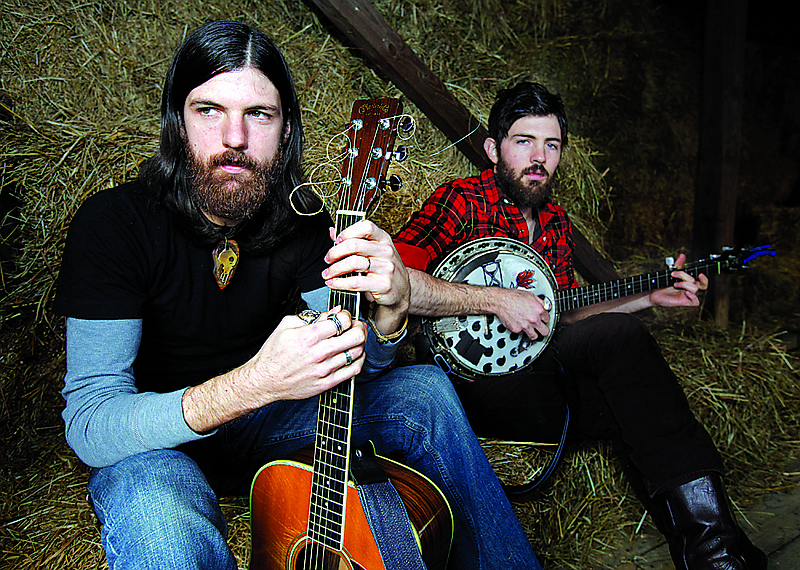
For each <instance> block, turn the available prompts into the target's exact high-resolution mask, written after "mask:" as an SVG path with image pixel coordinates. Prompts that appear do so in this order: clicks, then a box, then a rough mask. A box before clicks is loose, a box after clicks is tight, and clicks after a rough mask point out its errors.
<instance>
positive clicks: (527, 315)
mask: <svg viewBox="0 0 800 570" xmlns="http://www.w3.org/2000/svg"><path fill="white" fill-rule="evenodd" d="M485 289H487V291H486V297H487V302H488V303H489V304H490V311H489V312H491V313H493V314H494V315H496V316H497V318H499V319H500V322H501V323H503V326H505V327H506V328H507V329H508V330H510V331H511V332H515V333H519V332H524V333H525V334H526V335H528V338H530V339H531V340H538V339H539V338H542V337H546V336H547V335H548V334H549V333H550V328H549V327H548V325H547V323H549V322H550V313H549V312H548V309H549V307H545V304H544V302H543V301H542V300H541V299H540V298H539V297H538V296H537V295H536V294H534V293H532V292H531V291H526V290H524V289H503V288H501V287H487V288H485Z"/></svg>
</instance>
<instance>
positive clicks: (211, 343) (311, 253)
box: [55, 182, 331, 392]
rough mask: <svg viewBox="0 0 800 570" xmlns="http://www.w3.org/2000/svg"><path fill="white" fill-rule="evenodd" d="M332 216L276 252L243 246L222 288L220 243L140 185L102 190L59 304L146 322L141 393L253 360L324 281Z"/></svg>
mask: <svg viewBox="0 0 800 570" xmlns="http://www.w3.org/2000/svg"><path fill="white" fill-rule="evenodd" d="M330 225H331V224H330V219H329V217H328V216H327V215H325V214H321V215H317V216H312V217H308V218H305V217H304V218H303V223H302V225H301V229H300V230H299V231H297V232H296V233H295V235H293V236H290V237H289V238H288V239H286V240H284V241H283V242H282V243H283V245H281V246H279V247H277V248H276V249H274V250H273V251H271V252H270V253H269V254H266V255H262V256H249V255H248V254H247V253H246V252H243V253H241V257H240V261H239V265H238V267H237V268H236V273H235V275H234V277H233V279H232V280H231V282H230V283H229V284H228V286H227V287H226V288H225V289H223V290H220V289H219V287H218V286H217V284H216V281H215V280H214V276H213V260H212V256H211V248H208V247H200V246H197V245H196V244H194V243H193V242H192V241H191V239H190V238H189V236H187V235H186V234H185V233H184V232H183V231H182V229H181V227H180V226H179V225H178V224H177V223H176V222H175V220H174V219H173V217H172V216H171V215H170V214H169V213H168V212H167V211H166V209H165V208H163V207H159V206H153V205H152V204H151V203H150V202H149V200H148V198H147V196H146V195H145V194H144V193H143V191H142V189H141V187H140V186H139V184H137V183H136V182H133V183H129V184H125V185H123V186H120V187H117V188H114V189H112V190H105V191H102V192H99V193H97V194H95V195H94V196H92V197H91V198H89V199H88V200H87V201H86V202H85V203H84V204H83V205H82V206H81V208H80V209H79V210H78V213H77V214H76V215H75V218H74V219H73V221H72V224H71V226H70V230H69V234H68V237H67V243H66V248H65V251H64V258H63V262H62V266H61V272H60V275H59V279H58V290H57V294H56V301H55V311H56V313H57V314H60V315H65V316H68V317H75V318H79V319H142V322H143V325H142V339H141V345H140V347H139V351H138V354H137V358H136V361H135V363H134V377H135V378H136V385H137V388H138V389H139V390H140V391H154V392H169V391H172V390H177V389H180V388H182V387H185V386H189V385H194V384H198V383H200V382H202V381H204V380H207V379H209V378H211V377H213V376H215V375H217V374H220V373H222V372H226V371H228V370H230V369H232V368H235V367H236V366H239V365H240V364H242V363H244V362H245V361H247V360H248V359H249V358H251V357H252V356H253V355H254V354H255V353H256V352H257V351H258V349H259V348H260V347H261V345H262V344H263V342H264V341H265V340H266V338H267V337H268V336H269V334H270V333H271V332H272V330H273V329H274V328H275V326H276V325H277V323H278V322H279V321H280V319H281V317H282V316H283V315H285V314H286V312H287V310H288V307H287V305H286V303H287V301H288V300H289V299H290V296H291V293H292V292H293V291H295V290H296V289H299V291H301V292H306V291H312V290H314V289H318V288H320V287H322V286H324V281H323V279H322V276H321V275H320V274H321V272H322V270H323V269H324V267H325V262H324V259H323V257H324V255H325V252H326V251H327V250H328V248H329V247H330V246H331V243H330V238H329V237H328V227H330Z"/></svg>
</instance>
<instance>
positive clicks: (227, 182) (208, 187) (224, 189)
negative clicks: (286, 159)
mask: <svg viewBox="0 0 800 570" xmlns="http://www.w3.org/2000/svg"><path fill="white" fill-rule="evenodd" d="M186 155H187V157H188V166H189V174H190V177H191V182H192V185H191V188H192V199H193V200H194V202H195V204H196V205H197V207H199V208H200V209H201V210H202V211H203V212H205V213H206V214H211V215H214V216H218V217H220V218H225V219H227V220H234V221H237V222H239V221H242V220H246V219H249V218H252V217H253V216H254V215H255V214H256V213H258V212H259V210H261V208H262V207H263V206H264V203H265V202H266V200H267V197H268V196H269V193H270V189H271V188H272V186H273V185H274V183H275V181H276V180H277V178H278V173H279V172H280V170H281V166H282V165H283V147H280V149H279V150H278V154H277V155H276V156H275V157H274V158H273V159H272V160H268V161H263V162H262V161H258V160H254V159H252V158H250V157H249V156H247V155H246V154H245V153H243V152H241V151H237V150H232V149H228V150H226V151H225V152H223V153H222V154H218V155H215V156H212V157H210V158H209V159H208V160H206V161H201V160H199V159H198V158H197V157H195V156H194V154H193V153H192V152H191V149H190V148H189V146H188V144H187V145H186ZM223 165H231V166H239V167H242V168H244V169H245V170H243V171H242V172H239V173H235V174H233V173H229V172H225V171H223V170H220V169H219V167H220V166H223Z"/></svg>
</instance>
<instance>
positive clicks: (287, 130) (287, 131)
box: [283, 119, 292, 144]
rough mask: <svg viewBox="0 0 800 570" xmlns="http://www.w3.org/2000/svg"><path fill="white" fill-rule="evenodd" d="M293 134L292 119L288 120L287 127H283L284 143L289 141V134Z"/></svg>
mask: <svg viewBox="0 0 800 570" xmlns="http://www.w3.org/2000/svg"><path fill="white" fill-rule="evenodd" d="M291 132H292V121H291V119H286V125H284V127H283V143H284V144H286V141H288V140H289V134H290V133H291Z"/></svg>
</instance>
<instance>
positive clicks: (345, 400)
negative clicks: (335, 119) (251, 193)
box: [250, 99, 453, 570]
mask: <svg viewBox="0 0 800 570" xmlns="http://www.w3.org/2000/svg"><path fill="white" fill-rule="evenodd" d="M408 121H411V118H410V117H408V116H403V115H402V105H401V103H400V101H399V100H397V99H371V100H359V101H356V102H355V103H354V105H353V111H352V117H351V121H350V125H349V129H348V143H347V150H346V152H345V158H344V161H343V165H342V170H341V178H340V180H339V183H338V184H339V189H338V192H337V193H338V195H339V205H338V208H337V211H336V222H335V225H336V231H337V233H338V232H339V231H341V230H343V229H344V228H346V227H348V226H350V225H352V224H353V223H355V222H357V221H359V220H362V219H364V218H365V217H366V213H367V211H368V210H369V207H370V205H371V204H372V203H373V201H374V199H375V198H376V197H378V196H379V195H380V193H381V192H382V191H383V190H384V189H385V187H386V186H387V185H390V184H391V183H390V182H389V181H387V178H386V173H387V168H388V164H389V161H390V160H391V159H392V158H393V157H397V156H401V155H403V153H404V150H403V149H401V148H399V149H398V150H395V149H394V142H395V138H396V134H397V129H398V128H404V129H407V128H410V126H412V125H413V123H412V125H409V124H408ZM360 301H361V295H360V294H358V293H353V292H345V291H331V294H330V297H329V300H328V306H329V308H333V307H335V306H337V305H338V306H341V307H342V308H343V309H346V310H348V311H349V312H350V313H351V314H352V315H359V314H360ZM353 396H354V380H353V379H351V380H349V381H346V382H343V383H341V384H340V385H338V386H336V387H334V388H332V389H330V390H328V391H326V392H324V393H323V394H321V395H320V401H319V410H318V417H317V433H316V441H315V444H314V446H313V450H304V451H300V452H299V453H297V454H296V455H294V456H292V457H290V458H287V459H284V460H280V461H274V462H271V463H268V464H267V465H265V466H264V467H263V468H261V470H260V471H259V472H258V473H257V474H256V476H255V478H254V480H253V484H252V489H251V493H250V506H251V527H252V528H251V538H252V542H251V544H252V547H251V560H250V569H251V570H264V569H269V570H272V569H275V570H277V569H286V570H288V569H292V570H301V569H302V570H312V569H337V570H346V569H347V570H353V569H355V570H362V569H363V570H373V569H374V570H380V569H383V568H385V566H384V564H383V559H382V557H381V548H380V545H379V544H378V543H377V541H376V539H375V536H374V535H373V532H372V530H371V528H370V525H369V522H368V520H367V517H366V515H365V509H364V506H363V505H362V503H361V498H360V497H359V493H358V492H357V488H356V483H355V482H354V480H353V477H352V473H351V463H352V461H353V457H352V455H351V453H352V451H351V445H350V432H351V425H352V417H353ZM355 453H356V454H357V457H356V459H358V458H359V457H360V456H361V453H362V450H361V449H359V450H357V451H356V452H355ZM374 459H375V462H376V463H377V464H378V465H379V466H380V467H381V468H382V470H383V472H384V473H385V474H386V475H387V476H388V478H389V480H390V481H391V482H392V484H393V485H394V487H395V489H396V490H397V493H398V494H399V496H400V498H401V499H402V501H403V506H401V508H405V510H406V512H407V514H408V519H409V521H410V523H411V527H412V531H413V534H414V538H415V542H416V548H418V549H419V550H420V554H421V557H422V560H423V562H424V563H425V565H426V567H427V568H428V569H429V570H434V569H437V568H442V569H443V568H444V567H445V566H446V564H447V559H448V555H449V551H450V544H451V542H452V535H453V520H452V513H451V511H450V508H449V505H448V503H447V500H446V499H445V497H444V495H443V494H442V492H441V491H440V490H439V489H438V488H437V487H436V485H434V484H433V482H431V481H430V480H429V479H427V478H426V477H424V476H423V475H421V474H420V473H417V472H416V471H413V470H412V469H410V468H408V467H406V466H405V465H403V464H402V463H399V462H396V461H392V460H390V459H388V458H384V457H380V456H375V458H374ZM412 547H413V546H412ZM387 570H395V569H387Z"/></svg>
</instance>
